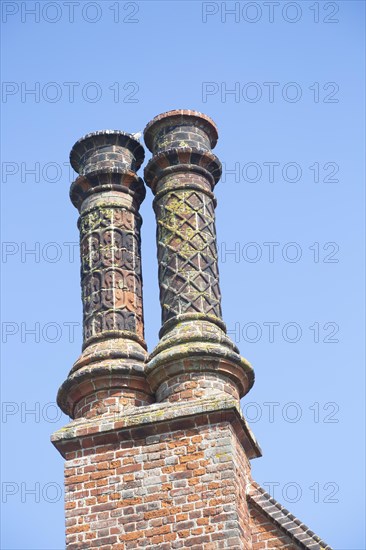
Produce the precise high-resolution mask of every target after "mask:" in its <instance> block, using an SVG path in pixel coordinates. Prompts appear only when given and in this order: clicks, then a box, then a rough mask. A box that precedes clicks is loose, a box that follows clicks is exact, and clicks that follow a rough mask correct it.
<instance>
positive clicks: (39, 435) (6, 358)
mask: <svg viewBox="0 0 366 550" xmlns="http://www.w3.org/2000/svg"><path fill="white" fill-rule="evenodd" d="M35 4H37V3H35V2H5V1H3V2H2V9H3V38H2V40H3V52H2V56H3V63H2V72H3V74H2V78H3V81H4V83H3V94H2V110H3V119H2V129H3V136H4V137H6V140H5V143H4V145H3V151H2V159H3V162H2V169H3V175H2V182H1V189H2V195H3V210H2V229H3V233H2V240H3V242H4V244H3V255H2V268H3V273H4V275H3V288H2V308H3V309H2V339H3V360H2V400H3V411H2V412H3V414H2V426H1V427H2V434H3V435H2V437H3V446H2V500H3V504H2V514H3V515H2V527H3V529H2V537H3V538H2V548H4V549H6V550H10V549H17V550H30V549H32V550H40V549H43V550H46V549H47V550H51V549H52V550H61V549H62V548H63V545H64V512H63V502H62V495H61V491H62V486H63V459H62V458H61V456H60V455H59V454H58V452H57V451H56V450H55V449H54V448H53V447H52V445H51V443H50V442H49V437H50V434H51V433H52V432H53V431H54V430H56V429H57V428H58V427H61V426H63V425H65V424H66V423H67V420H68V419H67V418H66V417H64V416H61V414H58V413H57V411H56V409H55V407H54V401H55V396H56V392H57V389H58V387H59V385H60V384H61V382H62V381H63V380H64V379H65V377H66V375H67V373H68V371H69V369H70V368H71V366H72V363H73V362H74V361H75V359H76V358H77V357H78V355H79V353H80V348H81V325H80V323H81V301H80V289H79V261H78V250H77V249H75V246H74V244H65V243H77V241H78V231H77V228H76V221H77V212H76V210H75V209H74V207H73V206H72V205H71V203H70V201H69V197H68V191H69V185H70V182H71V181H72V177H73V175H72V174H71V172H70V171H69V169H68V168H67V163H68V154H69V151H70V148H71V146H72V145H73V143H74V142H75V141H76V140H77V139H78V138H80V137H81V136H82V135H84V134H85V133H87V132H91V131H94V130H102V129H107V128H108V129H121V130H125V131H128V132H137V131H140V130H142V129H143V128H144V126H145V124H146V123H147V122H148V121H149V120H150V119H151V118H152V117H154V116H155V115H157V114H159V113H161V112H163V111H166V110H169V109H172V108H189V109H197V110H200V111H203V112H205V113H207V114H208V115H210V116H211V117H212V118H213V119H214V120H215V121H216V122H217V124H218V127H219V133H220V139H219V143H218V146H217V148H216V150H215V152H216V154H217V155H218V156H219V158H220V159H221V160H222V162H223V163H225V166H226V176H225V178H224V179H225V181H221V182H220V183H219V184H218V185H217V188H216V194H217V198H218V208H217V233H218V243H219V251H220V277H221V289H222V293H223V313H224V320H225V321H226V323H227V326H228V330H229V331H231V334H232V337H233V338H234V339H235V340H236V342H237V344H238V346H239V347H240V350H241V352H242V354H243V355H244V356H245V357H246V358H247V359H249V360H250V361H251V362H252V364H253V366H254V368H255V372H256V383H255V386H254V388H253V389H252V391H251V392H250V393H249V394H248V395H247V396H246V397H245V399H244V400H243V402H242V406H243V410H244V412H245V413H246V415H247V417H248V419H249V420H250V421H251V426H252V429H253V431H254V433H255V435H256V436H257V438H258V440H259V442H260V444H261V446H262V449H263V455H264V456H263V458H261V459H257V460H255V461H253V463H252V466H253V474H254V477H255V479H256V480H257V481H258V482H259V483H262V484H264V486H265V487H267V490H269V492H271V493H272V494H273V495H274V497H275V498H277V500H279V501H280V502H281V503H282V504H283V505H285V506H286V507H287V508H288V509H289V510H290V511H291V512H292V513H293V514H295V515H297V516H298V517H299V518H301V520H302V521H304V522H305V523H307V524H308V525H309V526H310V527H311V529H313V530H314V531H315V532H316V533H318V534H319V535H320V536H321V537H323V538H324V539H325V540H326V541H327V542H328V543H329V544H330V545H332V546H333V547H334V548H335V549H337V550H341V549H342V550H356V549H359V550H361V549H364V548H365V547H366V546H365V539H364V529H363V514H364V509H363V503H364V482H363V467H362V464H363V457H364V455H363V433H364V426H363V422H364V420H363V419H364V357H363V340H364V323H363V320H364V317H363V312H364V294H363V283H362V280H363V267H364V266H363V250H364V248H363V239H364V225H363V211H364V189H363V176H364V174H363V160H362V157H363V154H364V147H365V143H364V133H363V130H364V128H363V126H364V107H363V88H364V68H365V67H364V59H363V56H364V53H363V51H364V46H363V43H364V36H363V33H364V3H363V2H361V1H356V2H353V1H346V2H307V1H298V2H292V3H290V4H289V3H288V2H287V3H286V2H285V3H284V2H280V3H279V5H277V3H270V5H268V3H267V5H266V3H263V2H251V3H250V5H248V2H241V3H236V4H237V6H239V11H236V12H235V13H233V14H229V13H226V12H225V7H226V10H230V9H233V8H235V3H234V2H228V3H226V4H225V3H223V7H221V2H206V3H205V2H204V3H201V2H196V1H192V2H138V3H134V2H116V1H103V2H85V1H84V2H75V3H74V4H73V9H74V13H72V11H71V8H72V7H71V6H70V5H66V3H64V2H40V3H38V9H39V13H36V15H32V14H31V13H30V12H29V11H27V10H29V9H34V7H35ZM36 9H37V7H36ZM236 9H238V8H236ZM72 20H73V22H72ZM31 89H33V90H35V91H34V93H33V94H32V93H29V91H30V90H31ZM230 90H231V91H232V92H233V93H231V94H230V93H228V92H230ZM149 158H150V153H147V159H149ZM32 169H33V170H34V169H35V173H31V172H29V170H32ZM233 169H235V170H236V172H235V173H234V174H233V173H230V170H233ZM141 174H142V171H141ZM151 203H152V195H151V192H150V191H148V193H147V197H146V200H145V202H144V203H143V205H142V208H141V212H142V215H143V218H144V224H143V228H142V238H143V269H144V302H145V327H146V339H147V342H148V346H149V349H152V348H153V347H154V345H155V344H156V342H157V333H158V329H159V327H160V306H159V302H158V285H157V262H156V252H155V251H156V249H155V220H154V217H153V213H152V207H151ZM266 243H267V244H266ZM270 243H272V244H270ZM31 249H33V250H35V253H34V254H30V253H27V251H29V250H31ZM229 250H234V251H235V253H234V254H229V253H228V251H229ZM73 252H75V257H73V256H72V253H73ZM255 260H256V261H255ZM72 327H74V328H75V337H74V338H72V337H70V336H72V334H71V333H72ZM32 328H33V329H35V330H36V333H35V334H31V333H30V332H27V331H29V330H31V329H32ZM31 409H33V410H35V411H36V412H35V413H34V414H31V413H27V411H29V410H31ZM53 419H55V421H54V422H53ZM268 484H270V485H268ZM32 489H33V491H34V492H33V493H31V492H30V491H31V490H32Z"/></svg>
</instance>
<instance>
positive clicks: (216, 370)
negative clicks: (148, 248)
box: [52, 110, 331, 550]
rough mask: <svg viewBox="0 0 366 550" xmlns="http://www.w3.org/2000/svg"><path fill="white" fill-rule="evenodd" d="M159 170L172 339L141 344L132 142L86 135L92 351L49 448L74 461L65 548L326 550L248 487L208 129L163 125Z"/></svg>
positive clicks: (77, 163) (83, 192) (157, 130)
mask: <svg viewBox="0 0 366 550" xmlns="http://www.w3.org/2000/svg"><path fill="white" fill-rule="evenodd" d="M145 141H146V145H147V146H148V148H149V149H150V151H152V153H153V157H152V159H151V160H150V162H149V163H148V165H147V166H146V168H145V180H146V183H147V185H149V186H150V187H151V189H152V191H153V194H154V195H155V198H154V209H155V214H156V220H157V248H158V261H159V285H160V302H161V307H162V328H161V330H160V341H159V343H158V345H157V346H156V348H155V350H154V351H153V352H152V353H151V355H150V356H148V355H147V352H146V345H145V342H144V330H143V309H142V279H141V258H140V226H141V219H140V216H139V214H138V209H139V206H140V204H141V201H142V200H143V198H144V196H145V190H144V186H143V183H142V180H141V179H140V178H139V177H138V176H137V175H136V170H138V168H139V167H140V165H141V163H142V161H143V158H144V152H143V148H142V146H141V145H140V144H139V142H138V141H136V140H135V139H134V138H133V136H131V135H130V134H125V133H124V132H119V131H105V132H95V133H93V134H88V135H87V136H85V137H84V138H83V139H81V140H80V141H78V142H77V143H76V144H75V145H74V147H73V149H72V151H71V164H72V166H73V167H74V168H75V170H76V171H77V172H78V173H79V177H78V178H77V179H76V181H75V182H74V183H73V184H72V186H71V200H72V202H73V204H74V205H75V206H76V207H77V208H78V209H79V212H80V219H79V228H80V248H81V287H82V300H83V314H84V343H83V351H82V354H81V356H80V357H79V359H78V360H77V361H76V363H75V364H74V366H73V368H72V369H71V371H70V373H69V376H68V377H67V379H66V381H65V382H64V383H63V384H62V386H61V388H60V390H59V394H58V403H59V405H60V407H61V408H62V410H63V411H64V412H65V413H66V414H68V415H69V416H70V417H71V418H72V420H71V422H70V423H69V424H68V425H67V426H65V427H64V428H62V429H60V430H58V431H57V432H56V433H54V434H53V435H52V442H53V444H54V445H55V447H56V448H57V449H58V450H59V452H60V453H61V454H62V456H63V457H64V458H65V500H66V503H65V509H66V512H65V515H66V548H67V550H89V549H94V548H95V549H96V550H130V549H131V550H132V549H138V550H140V549H141V550H142V549H144V550H175V549H184V548H190V549H191V550H203V549H204V550H221V549H222V548H231V549H233V550H275V549H278V548H281V549H283V550H300V549H302V550H304V549H309V550H324V549H327V550H331V549H330V547H329V546H327V545H326V543H324V541H322V540H321V539H320V538H319V537H317V536H316V535H315V534H314V533H313V532H312V531H311V530H310V529H309V528H308V527H307V526H306V525H304V524H303V523H302V522H301V521H300V520H298V519H297V518H295V517H294V516H292V514H290V512H289V511H288V510H286V509H285V508H284V507H283V506H281V505H280V504H279V503H277V502H276V501H275V500H274V499H273V498H271V497H270V495H268V494H267V493H266V492H265V491H264V489H262V488H261V487H260V486H259V485H257V484H256V483H254V482H253V480H252V477H251V469H250V463H249V461H250V459H252V458H255V457H258V456H260V455H261V451H260V448H259V447H258V444H257V442H256V440H255V438H254V436H253V434H252V433H251V431H250V429H249V428H248V426H247V424H246V421H245V419H244V418H243V416H242V413H241V410H240V401H239V399H240V398H241V397H242V396H244V395H245V394H246V393H247V392H248V391H249V390H250V388H251V386H252V384H253V380H254V375H253V370H252V368H251V366H250V364H249V363H248V362H247V361H246V360H245V359H243V358H242V357H241V356H240V354H239V351H238V349H237V348H236V346H235V345H234V344H233V342H231V340H230V339H229V338H228V336H227V334H226V330H225V325H224V323H223V320H222V316H221V295H220V286H219V276H218V262H217V249H216V231H215V213H214V211H215V205H216V203H215V198H214V195H213V189H214V186H215V185H216V183H217V182H218V180H219V178H220V174H221V165H220V162H219V160H218V159H217V157H216V156H215V155H214V154H213V153H212V151H211V149H213V148H214V146H215V144H216V141H217V129H216V126H215V124H214V123H213V121H212V120H211V119H210V118H209V117H207V116H206V115H203V114H201V113H198V112H196V111H188V110H175V111H170V112H168V113H164V114H162V115H159V116H157V117H155V118H154V119H153V120H152V121H151V122H150V123H149V124H148V125H147V127H146V129H145Z"/></svg>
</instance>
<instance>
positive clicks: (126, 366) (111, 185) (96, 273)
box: [58, 131, 152, 418]
mask: <svg viewBox="0 0 366 550" xmlns="http://www.w3.org/2000/svg"><path fill="white" fill-rule="evenodd" d="M143 159H144V150H143V148H142V147H141V145H140V144H139V142H138V141H136V140H135V139H133V137H132V136H130V135H129V134H125V133H124V132H118V131H105V132H95V133H93V134H88V135H87V136H85V137H84V138H82V139H80V140H79V141H78V142H77V143H76V144H75V145H74V147H73V149H72V151H71V154H70V160H71V164H72V166H73V168H74V169H75V170H76V171H77V172H79V174H80V175H79V177H78V178H77V179H76V180H75V182H74V183H73V184H72V186H71V191H70V196H71V200H72V202H73V204H74V205H75V206H76V207H77V208H78V210H79V212H80V218H79V222H78V226H79V229H80V254H81V288H82V302H83V313H84V315H83V327H84V330H83V332H84V344H83V353H82V355H81V356H80V357H79V359H78V360H77V361H76V363H75V365H74V366H73V368H72V369H71V372H70V374H69V377H68V378H67V380H66V381H65V382H64V384H63V385H62V386H61V388H60V391H59V394H58V403H59V405H60V407H61V408H62V409H63V411H64V412H65V413H67V414H68V415H69V416H71V417H73V418H74V417H81V416H84V417H89V416H94V415H98V414H103V413H105V412H108V411H110V412H113V411H118V410H120V409H121V407H125V406H127V405H131V406H133V405H145V404H147V403H150V402H151V399H152V398H151V396H150V388H149V386H148V384H147V383H146V379H145V377H144V362H145V359H146V345H145V342H144V339H143V338H144V328H143V311H142V277H141V255H140V226H141V218H140V216H139V214H138V209H139V206H140V203H141V201H142V200H143V199H144V196H145V189H144V185H143V182H142V180H141V179H140V178H139V177H138V176H137V175H136V173H135V172H134V170H137V169H138V168H139V166H140V165H141V163H142V161H143Z"/></svg>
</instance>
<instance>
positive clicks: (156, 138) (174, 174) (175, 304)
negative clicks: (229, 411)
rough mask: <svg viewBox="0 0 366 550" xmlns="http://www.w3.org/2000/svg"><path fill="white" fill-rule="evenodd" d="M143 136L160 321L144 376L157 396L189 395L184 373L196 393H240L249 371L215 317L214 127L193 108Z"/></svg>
mask: <svg viewBox="0 0 366 550" xmlns="http://www.w3.org/2000/svg"><path fill="white" fill-rule="evenodd" d="M144 137H145V142H146V145H147V146H148V147H149V148H150V150H151V151H152V153H153V158H152V159H151V160H150V162H149V163H148V165H147V166H146V168H145V181H146V183H147V185H149V186H150V187H151V189H152V191H153V193H154V194H155V199H154V210H155V214H156V220H157V228H158V229H157V245H158V263H159V285H160V303H161V307H162V321H163V326H162V329H161V331H160V336H161V340H160V342H159V344H158V346H157V347H156V349H155V350H154V351H153V352H152V354H151V355H150V360H149V363H148V366H147V370H146V372H147V374H148V379H149V382H150V384H151V387H152V389H153V390H154V391H156V396H157V399H158V400H161V401H164V400H166V399H172V398H174V399H176V398H177V396H179V397H180V398H189V397H188V396H189V393H187V391H186V390H187V389H188V387H189V380H191V381H192V384H191V388H190V389H192V390H193V389H195V388H197V386H198V387H199V388H200V391H199V394H200V396H202V394H206V395H211V394H215V395H218V393H219V392H220V393H221V394H222V396H223V397H224V396H225V394H226V392H227V393H229V394H230V395H233V392H234V393H235V392H236V395H237V397H239V396H240V397H242V396H243V395H245V394H246V393H247V392H248V391H249V389H250V388H251V386H252V384H253V381H254V374H253V370H252V368H251V366H250V364H249V363H248V362H247V361H246V360H245V359H243V358H242V357H240V355H239V350H238V349H237V348H236V346H235V345H234V344H233V342H231V340H230V339H229V338H228V337H227V336H226V331H225V325H224V323H223V321H222V317H221V293H220V286H219V273H218V262H217V248H216V229H215V213H214V209H215V204H216V201H215V197H214V195H213V192H212V191H213V188H214V186H215V185H216V183H217V182H218V180H219V178H220V175H221V164H220V161H219V160H218V159H217V157H216V156H215V155H214V154H213V153H212V152H211V148H212V147H214V146H215V145H216V142H217V137H218V136H217V129H216V126H215V124H214V122H213V121H212V120H211V119H210V118H209V117H207V116H206V115H202V114H201V113H198V112H196V111H188V110H181V111H178V110H177V111H170V112H168V113H164V114H162V115H159V116H157V117H156V118H155V119H153V120H152V121H151V122H150V123H149V124H148V125H147V127H146V128H145V132H144ZM213 378H215V379H216V382H217V384H216V385H215V384H214V385H212V379H213ZM168 380H169V382H167V381H168ZM208 380H211V382H208ZM161 386H162V389H161ZM233 387H234V389H233ZM169 388H170V389H169ZM172 393H174V394H175V396H174V397H172V396H171V394H172ZM195 395H196V393H195V392H193V393H192V395H191V397H194V396H195Z"/></svg>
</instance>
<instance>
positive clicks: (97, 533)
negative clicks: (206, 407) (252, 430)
mask: <svg viewBox="0 0 366 550" xmlns="http://www.w3.org/2000/svg"><path fill="white" fill-rule="evenodd" d="M116 447H117V448H116ZM66 458H67V461H66V466H65V488H66V525H67V528H66V534H67V548H68V550H76V549H78V550H79V549H86V548H98V549H100V550H112V548H113V550H122V549H123V550H125V549H126V550H127V549H130V548H131V549H132V548H147V549H159V550H171V549H176V548H191V549H192V550H202V548H204V549H206V550H214V549H215V550H217V549H220V548H235V549H236V550H241V549H244V550H249V549H251V548H252V546H251V533H250V525H249V519H248V518H249V512H248V508H247V501H246V497H245V488H246V485H247V483H248V476H249V464H248V461H247V458H246V456H245V453H244V451H243V449H242V447H241V445H240V444H239V443H238V442H237V436H236V435H235V433H234V432H233V430H232V427H231V425H230V423H229V422H220V423H219V424H213V425H209V426H202V427H197V428H194V429H190V430H185V431H175V432H173V433H166V434H160V435H152V436H147V437H145V438H144V439H140V440H135V441H126V442H122V443H119V444H118V445H117V446H116V445H107V446H104V447H103V446H101V447H99V448H97V451H96V450H95V448H85V449H83V450H80V451H76V452H74V453H69V455H68V456H66ZM261 548H262V547H261ZM263 548H265V547H264V546H263ZM268 548H269V547H268Z"/></svg>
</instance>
